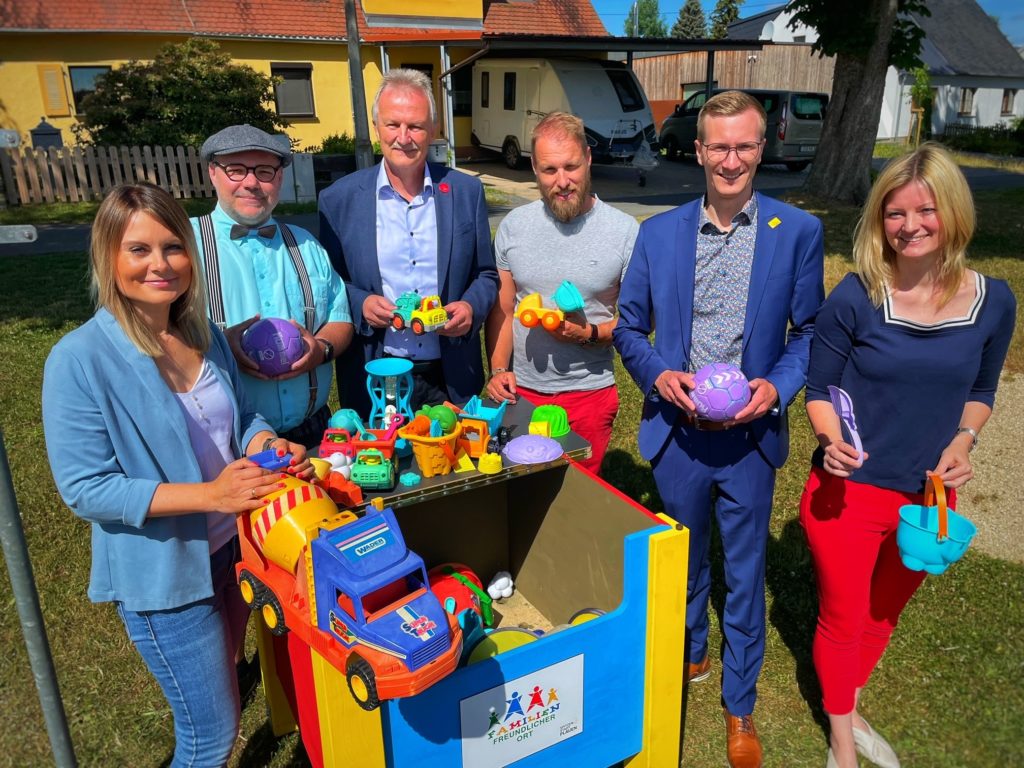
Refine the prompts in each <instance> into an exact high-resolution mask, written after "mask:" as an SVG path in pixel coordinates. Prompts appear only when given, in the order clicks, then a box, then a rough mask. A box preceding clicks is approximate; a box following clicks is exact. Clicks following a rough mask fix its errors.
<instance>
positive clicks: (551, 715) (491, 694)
mask: <svg viewBox="0 0 1024 768" xmlns="http://www.w3.org/2000/svg"><path fill="white" fill-rule="evenodd" d="M459 714H460V720H461V726H462V765H463V768H501V766H505V765H509V764H510V763H514V762H515V761H516V760H522V759H523V758H524V757H527V756H528V755H532V754H535V753H537V752H540V751H541V750H542V749H546V748H548V747H550V746H552V745H553V744H557V743H559V742H561V741H565V740H566V739H571V738H572V737H573V736H576V735H578V734H581V733H583V656H582V654H581V655H579V656H573V657H572V658H570V659H566V660H564V661H560V662H558V663H557V664H552V665H551V666H550V667H545V668H543V669H538V670H537V671H535V672H530V673H529V674H527V675H523V676H522V677H519V678H516V679H515V680H509V681H507V682H506V683H504V684H502V685H498V686H495V687H494V688H491V689H489V690H486V691H483V692H481V693H478V694H476V695H475V696H470V697H469V698H468V699H463V700H462V701H461V702H459Z"/></svg>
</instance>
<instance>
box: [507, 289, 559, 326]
mask: <svg viewBox="0 0 1024 768" xmlns="http://www.w3.org/2000/svg"><path fill="white" fill-rule="evenodd" d="M515 316H516V319H517V320H518V321H519V322H520V323H522V324H523V325H524V326H526V327H527V328H533V327H534V326H536V325H542V326H544V329H545V330H547V331H553V330H555V328H557V327H558V326H560V325H561V324H562V322H563V321H564V320H565V313H564V312H562V310H560V309H548V308H547V307H545V306H544V301H543V299H541V297H540V294H539V293H530V294H527V295H526V296H524V297H523V300H522V301H520V302H519V306H518V307H516V312H515Z"/></svg>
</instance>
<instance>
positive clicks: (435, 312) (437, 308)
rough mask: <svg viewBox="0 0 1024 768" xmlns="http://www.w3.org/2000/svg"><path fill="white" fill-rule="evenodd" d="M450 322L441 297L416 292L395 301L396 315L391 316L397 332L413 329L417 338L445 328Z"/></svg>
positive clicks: (403, 295)
mask: <svg viewBox="0 0 1024 768" xmlns="http://www.w3.org/2000/svg"><path fill="white" fill-rule="evenodd" d="M447 322H448V313H447V312H445V311H444V307H443V306H441V297H440V296H425V297H423V298H420V295H419V294H418V293H416V292H414V291H409V292H407V293H403V294H402V295H401V296H399V297H398V299H397V300H396V301H395V309H394V313H393V314H392V315H391V327H392V328H394V329H395V330H396V331H400V330H402V329H403V328H412V332H413V333H415V334H416V335H417V336H422V335H423V334H424V333H427V332H428V331H436V330H437V329H438V328H443V327H444V324H445V323H447Z"/></svg>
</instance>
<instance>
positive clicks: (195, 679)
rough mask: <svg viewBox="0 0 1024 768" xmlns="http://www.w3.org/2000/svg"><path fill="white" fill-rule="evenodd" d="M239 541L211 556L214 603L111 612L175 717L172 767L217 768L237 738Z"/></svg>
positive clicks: (241, 609)
mask: <svg viewBox="0 0 1024 768" xmlns="http://www.w3.org/2000/svg"><path fill="white" fill-rule="evenodd" d="M237 559H238V539H237V538H236V539H232V540H231V541H230V542H228V543H227V544H225V545H224V546H223V547H221V548H220V549H219V550H217V551H216V552H215V553H214V554H213V555H212V556H211V557H210V571H211V575H212V577H213V597H210V598H207V599H205V600H200V601H198V602H195V603H189V604H188V605H183V606H181V607H179V608H172V609H170V610H166V611H128V610H125V609H124V607H123V606H122V605H121V604H120V603H118V604H117V611H118V613H119V614H120V615H121V620H122V621H124V625H125V628H126V629H127V630H128V637H129V638H131V641H132V642H133V643H134V644H135V648H136V649H137V650H138V652H139V655H140V656H142V660H143V661H144V662H145V663H146V666H147V667H149V671H150V672H151V673H152V674H153V677H155V678H156V680H157V682H158V683H159V684H160V688H161V689H162V690H163V693H164V696H165V697H166V698H167V702H168V704H170V705H171V713H172V714H173V716H174V738H175V746H174V760H173V762H172V763H171V766H172V768H184V767H185V766H196V767H199V766H202V767H203V768H206V767H207V766H210V767H211V768H213V767H214V766H217V767H219V766H223V765H225V764H226V763H227V761H228V757H229V756H230V755H231V749H232V747H234V745H235V739H236V738H237V737H238V723H239V716H240V713H239V701H238V680H237V677H236V674H235V649H236V648H237V647H238V644H239V642H240V640H241V637H242V633H243V632H244V631H245V622H244V618H245V616H246V615H247V614H248V609H247V608H246V606H245V603H244V602H242V597H241V595H240V593H239V591H238V584H237V583H236V581H235V569H234V564H235V562H236V561H237Z"/></svg>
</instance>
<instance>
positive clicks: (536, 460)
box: [502, 435, 565, 464]
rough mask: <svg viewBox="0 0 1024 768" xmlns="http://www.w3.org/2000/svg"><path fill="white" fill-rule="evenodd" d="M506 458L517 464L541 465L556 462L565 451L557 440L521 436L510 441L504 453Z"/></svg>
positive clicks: (537, 436) (536, 436)
mask: <svg viewBox="0 0 1024 768" xmlns="http://www.w3.org/2000/svg"><path fill="white" fill-rule="evenodd" d="M502 453H503V454H505V458H506V459H508V460H509V461H514V462H515V463H516V464H540V463H542V462H545V461H554V460H555V459H557V458H558V457H560V456H561V455H562V454H563V453H565V450H564V449H563V448H562V446H561V445H560V444H559V442H558V441H557V440H552V439H551V438H550V437H544V436H543V435H520V436H519V437H513V438H512V439H511V440H509V442H508V445H506V446H505V449H504V450H503V451H502Z"/></svg>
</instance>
